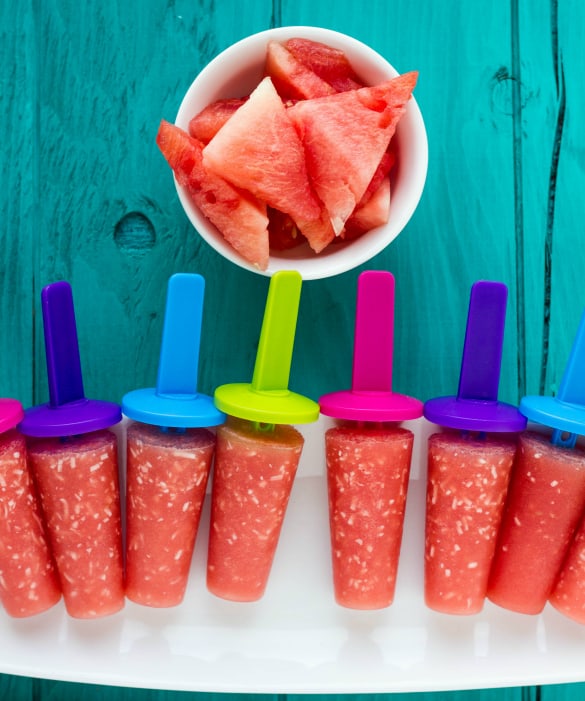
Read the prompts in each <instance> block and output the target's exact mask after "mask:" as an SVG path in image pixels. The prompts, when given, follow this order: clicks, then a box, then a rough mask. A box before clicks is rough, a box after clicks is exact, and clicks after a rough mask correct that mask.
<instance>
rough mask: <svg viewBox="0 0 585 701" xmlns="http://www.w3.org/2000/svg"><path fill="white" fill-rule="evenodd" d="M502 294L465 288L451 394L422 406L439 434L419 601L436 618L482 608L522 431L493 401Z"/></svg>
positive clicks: (431, 451)
mask: <svg viewBox="0 0 585 701" xmlns="http://www.w3.org/2000/svg"><path fill="white" fill-rule="evenodd" d="M507 295H508V291H507V288H506V286H505V285H503V284H501V283H497V282H489V281H480V282H476V283H475V284H474V285H473V286H472V289H471V295H470V301H469V311H468V317H467V328H466V333H465V342H464V347H463V358H462V363H461V372H460V377H459V389H458V393H457V396H455V397H450V396H447V397H437V398H435V399H430V400H428V401H427V402H426V403H425V407H424V415H425V417H426V418H427V419H428V420H429V421H431V422H432V423H435V424H438V425H440V426H442V427H443V429H444V430H443V431H442V432H438V433H434V434H433V435H431V436H430V438H429V442H428V473H427V494H426V516H425V561H424V591H425V603H426V605H427V606H428V607H429V608H431V609H434V610H436V611H439V612H441V613H447V614H458V615H469V614H474V613H478V612H479V611H481V610H482V608H483V605H484V601H485V597H486V589H487V583H488V577H489V571H490V567H491V563H492V558H493V554H494V549H495V547H496V539H497V534H498V530H499V527H500V523H501V519H502V513H503V509H504V503H505V499H506V493H507V490H508V484H509V480H510V474H511V470H512V466H513V463H514V458H515V454H516V435H517V433H518V432H519V431H522V430H523V429H524V428H525V426H526V419H525V418H524V417H523V416H522V415H521V414H520V412H519V411H518V409H517V408H516V407H514V406H512V405H510V404H506V403H504V402H500V401H498V385H499V380H500V368H501V358H502V345H503V337H504V322H505V314H506V301H507Z"/></svg>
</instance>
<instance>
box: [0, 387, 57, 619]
mask: <svg viewBox="0 0 585 701" xmlns="http://www.w3.org/2000/svg"><path fill="white" fill-rule="evenodd" d="M23 416H24V412H23V411H22V407H21V405H20V403H19V402H17V401H16V400H14V399H0V601H2V605H3V606H4V609H5V611H6V613H8V614H9V615H10V616H13V617H15V618H24V617H26V616H34V615H35V614H37V613H41V612H42V611H46V610H47V609H49V608H51V607H52V606H54V605H55V604H56V603H57V602H58V601H59V599H60V598H61V586H60V584H59V578H58V576H57V570H56V568H55V563H54V561H53V556H52V554H51V551H50V548H49V544H48V540H47V536H46V532H45V528H44V524H43V522H42V514H41V510H40V507H39V504H38V499H37V493H36V489H35V486H34V484H33V481H32V478H31V475H30V472H29V469H28V464H27V452H26V443H25V439H24V437H23V436H22V435H21V434H20V433H18V432H17V431H16V430H15V428H14V427H15V426H16V425H17V424H18V422H19V421H20V420H21V419H22V418H23Z"/></svg>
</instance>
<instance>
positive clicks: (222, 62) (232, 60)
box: [175, 26, 428, 280]
mask: <svg viewBox="0 0 585 701" xmlns="http://www.w3.org/2000/svg"><path fill="white" fill-rule="evenodd" d="M291 37H303V38H306V39H312V40H315V41H320V42H322V43H325V44H329V45H330V46H334V47H336V48H339V49H342V50H343V51H344V52H345V54H346V56H347V57H348V59H349V61H350V63H351V64H352V66H353V67H354V69H355V71H356V73H357V74H358V75H359V76H360V78H362V80H364V81H365V82H366V83H368V84H371V85H373V84H376V83H380V82H383V81H385V80H388V79H389V78H393V77H394V76H396V75H398V72H397V71H396V69H395V68H394V67H393V66H391V65H390V64H389V63H388V62H387V61H386V59H384V58H383V57H382V56H380V54H378V53H377V52H376V51H374V50H373V49H371V48H370V47H369V46H366V45H365V44H363V43H362V42H360V41H357V40H356V39H353V38H352V37H349V36H347V35H345V34H341V33H339V32H335V31H332V30H329V29H322V28H319V27H302V26H300V27H294V26H293V27H280V28H277V29H269V30H266V31H263V32H259V33H258V34H253V35H252V36H249V37H246V38H245V39H242V40H240V41H238V42H237V43H235V44H232V46H230V47H228V48H227V49H225V50H224V51H223V52H222V53H220V54H219V55H218V56H216V57H215V58H214V59H213V60H212V61H211V62H210V63H209V64H207V66H206V67H205V68H204V69H203V70H202V71H201V73H199V75H198V76H197V77H196V78H195V80H194V81H193V83H192V84H191V87H190V88H189V90H188V91H187V93H186V94H185V97H184V98H183V101H182V103H181V106H180V108H179V112H178V114H177V117H176V120H175V123H176V124H177V125H178V126H180V127H182V128H184V129H187V128H188V125H189V121H190V119H191V118H192V117H193V116H195V115H196V114H197V113H198V112H200V111H201V110H202V109H203V108H204V107H206V106H207V105H208V104H210V103H211V102H213V101H214V100H217V99H219V98H226V97H241V96H243V95H245V94H248V93H250V92H251V91H252V90H253V89H254V88H255V87H256V85H257V84H258V83H259V82H260V80H261V78H262V71H263V67H264V60H265V55H266V45H267V43H268V41H269V40H270V39H275V40H277V41H282V40H285V39H288V38H291ZM411 69H412V70H416V66H412V67H410V66H409V67H408V70H411ZM404 72H406V70H405V71H404ZM415 91H416V90H415ZM393 140H394V143H395V144H396V146H397V153H398V158H397V163H396V166H395V167H394V173H393V178H392V194H391V201H390V216H389V220H388V222H387V223H386V224H385V225H384V226H380V227H377V228H376V229H372V230H370V231H369V232H367V233H366V234H364V235H362V236H361V237H359V238H357V239H355V240H353V241H348V242H346V243H333V244H331V245H329V246H327V247H326V248H325V249H324V251H322V252H321V253H319V254H315V253H314V252H313V251H311V249H310V248H309V246H308V244H303V245H301V246H297V247H296V248H292V249H289V250H288V251H275V252H272V251H271V255H270V262H269V265H268V268H267V270H265V271H260V270H258V269H257V268H255V267H254V266H252V265H250V264H249V263H247V262H246V261H245V260H244V259H243V258H242V257H241V256H240V255H239V254H238V253H237V252H236V251H235V250H234V249H233V248H232V247H231V246H230V245H229V244H228V243H227V242H226V241H225V239H224V238H223V236H222V235H221V234H220V233H219V232H218V230H217V229H216V228H215V227H214V226H213V225H212V224H211V223H210V222H209V221H208V220H207V219H206V218H205V217H204V216H203V214H202V213H201V212H200V211H199V209H198V208H197V207H196V205H195V204H194V203H193V201H192V199H191V198H190V197H189V195H188V194H187V192H186V191H185V189H184V188H183V187H181V186H180V185H177V192H178V195H179V199H180V201H181V204H182V205H183V208H184V210H185V212H186V214H187V216H188V217H189V219H190V221H191V223H192V224H193V226H194V227H195V229H196V230H197V231H198V232H199V234H200V235H201V236H202V237H203V238H204V239H205V241H207V243H208V244H209V245H210V246H212V247H213V248H214V249H215V250H216V251H217V252H218V253H220V254H221V255H222V256H224V257H225V258H227V259H228V260H230V261H232V262H233V263H235V264H236V265H239V266H241V267H242V268H245V269H247V270H250V271H252V272H255V273H260V274H264V275H272V274H273V273H275V272H277V271H278V270H298V271H299V272H300V274H301V276H302V277H303V279H304V280H312V279H319V278H326V277H331V276H333V275H338V274H339V273H343V272H345V271H347V270H350V269H352V268H355V267H356V266H358V265H361V264H362V263H365V262H367V261H368V260H369V259H370V258H372V257H373V256H375V255H376V254H378V253H380V252H381V251H382V250H383V249H384V248H386V246H388V244H389V243H390V242H391V241H393V240H394V239H395V238H396V237H397V236H398V234H399V233H400V232H401V231H402V230H403V229H404V227H405V226H406V224H407V223H408V221H409V219H410V218H411V216H412V214H413V212H414V210H415V208H416V206H417V204H418V202H419V200H420V197H421V195H422V191H423V188H424V183H425V179H426V174H427V165H428V143H427V136H426V131H425V126H424V122H423V118H422V115H421V112H420V109H419V107H418V105H417V103H416V100H415V99H414V98H412V99H411V100H410V101H409V103H408V106H407V109H406V112H405V114H404V115H403V116H402V118H401V119H400V121H399V123H398V127H397V129H396V133H395V135H394V137H393Z"/></svg>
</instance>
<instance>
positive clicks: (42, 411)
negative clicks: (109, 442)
mask: <svg viewBox="0 0 585 701" xmlns="http://www.w3.org/2000/svg"><path fill="white" fill-rule="evenodd" d="M41 304H42V310H43V324H44V333H45V351H46V357H47V374H48V380H49V397H50V401H49V402H48V403H47V404H40V405H38V406H34V407H31V408H30V409H27V410H26V411H25V416H24V419H23V420H22V422H21V423H20V426H19V428H20V430H21V431H22V433H24V434H25V435H28V436H38V437H56V436H72V435H78V434H81V433H89V432H91V431H99V430H100V429H102V428H108V427H109V426H113V425H114V424H116V423H118V422H119V421H120V420H121V418H122V412H121V410H120V406H119V405H118V404H115V403H113V402H105V401H101V400H99V399H87V398H86V397H85V395H84V391H83V378H82V374H81V361H80V357H79V344H78V339H77V326H76V323H75V311H74V308H73V295H72V292H71V286H70V285H69V283H68V282H65V281H60V282H55V283H52V284H51V285H47V286H46V287H44V288H43V289H42V291H41Z"/></svg>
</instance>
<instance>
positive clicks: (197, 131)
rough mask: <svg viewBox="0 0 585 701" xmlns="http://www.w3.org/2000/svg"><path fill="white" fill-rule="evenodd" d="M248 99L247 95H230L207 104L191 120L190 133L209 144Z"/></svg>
mask: <svg viewBox="0 0 585 701" xmlns="http://www.w3.org/2000/svg"><path fill="white" fill-rule="evenodd" d="M247 99H248V98H247V97H230V98H225V99H220V100H216V101H215V102H212V103H211V104H210V105H207V107H204V108H203V109H202V110H201V112H199V113H198V114H196V115H195V116H194V117H193V119H191V121H190V122H189V134H191V136H192V137H194V138H195V139H197V140H199V141H201V143H203V144H208V143H209V142H210V141H211V139H213V137H214V136H215V135H216V134H217V132H218V131H219V130H220V129H221V127H222V126H223V125H224V124H225V123H226V122H227V120H228V119H229V118H230V117H231V116H232V114H233V113H234V112H235V111H236V110H237V109H238V108H239V107H241V106H242V105H243V104H244V102H245V101H246V100H247Z"/></svg>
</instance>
